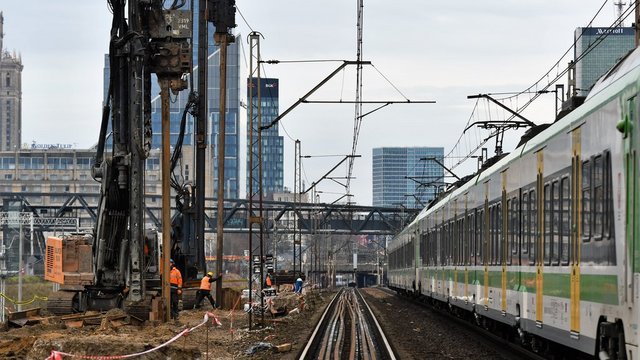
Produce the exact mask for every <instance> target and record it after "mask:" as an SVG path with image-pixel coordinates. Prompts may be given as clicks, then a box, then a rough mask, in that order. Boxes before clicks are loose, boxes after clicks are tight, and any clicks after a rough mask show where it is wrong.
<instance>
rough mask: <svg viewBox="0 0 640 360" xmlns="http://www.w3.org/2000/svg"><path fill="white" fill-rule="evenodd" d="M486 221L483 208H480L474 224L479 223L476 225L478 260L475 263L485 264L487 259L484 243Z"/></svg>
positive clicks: (485, 244)
mask: <svg viewBox="0 0 640 360" xmlns="http://www.w3.org/2000/svg"><path fill="white" fill-rule="evenodd" d="M486 222H487V217H486V215H485V211H484V209H482V210H480V212H479V213H478V220H477V221H476V224H478V225H480V226H478V227H477V230H478V232H477V233H476V234H477V239H476V241H477V244H478V248H477V249H478V260H477V263H476V264H477V265H485V264H486V263H487V261H486V260H487V259H486V254H487V252H486V251H485V249H486V248H487V243H486V236H485V232H486V230H485V227H486Z"/></svg>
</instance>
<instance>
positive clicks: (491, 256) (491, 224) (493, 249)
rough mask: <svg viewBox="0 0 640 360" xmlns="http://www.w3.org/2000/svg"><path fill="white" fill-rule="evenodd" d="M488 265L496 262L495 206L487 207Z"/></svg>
mask: <svg viewBox="0 0 640 360" xmlns="http://www.w3.org/2000/svg"><path fill="white" fill-rule="evenodd" d="M489 249H490V250H489V265H495V264H496V207H495V206H492V207H490V208H489Z"/></svg>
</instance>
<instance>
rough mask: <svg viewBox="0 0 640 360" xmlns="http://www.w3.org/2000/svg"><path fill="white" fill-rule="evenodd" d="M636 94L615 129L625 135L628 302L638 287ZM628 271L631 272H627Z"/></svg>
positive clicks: (639, 136)
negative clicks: (628, 262)
mask: <svg viewBox="0 0 640 360" xmlns="http://www.w3.org/2000/svg"><path fill="white" fill-rule="evenodd" d="M637 101H638V100H637V97H636V96H634V97H632V98H630V99H628V100H627V104H626V105H627V114H626V115H625V118H624V120H623V121H621V122H620V124H618V130H620V131H621V132H622V133H623V136H624V152H625V154H624V155H625V170H626V173H625V176H626V181H625V184H626V194H627V197H626V202H627V203H626V206H625V208H626V215H627V218H626V221H625V223H626V229H625V233H626V239H625V240H626V241H625V248H626V249H625V250H626V251H625V254H630V259H629V261H630V266H628V267H625V280H626V281H625V283H626V284H627V286H625V288H626V289H628V290H627V291H626V292H625V297H626V299H625V300H626V301H627V303H629V304H633V303H635V302H637V301H638V300H639V299H638V295H637V294H638V289H637V287H638V286H640V275H639V274H638V273H639V272H640V244H638V242H639V241H640V239H639V237H640V221H638V216H640V211H639V210H638V207H639V206H640V199H639V197H640V189H638V187H639V186H640V184H639V180H638V176H640V175H639V174H638V168H639V167H640V158H639V157H638V150H639V149H640V131H638V130H636V129H638V126H640V117H638V115H637V110H638V109H637V106H638V104H637ZM634 130H635V131H634ZM629 270H631V274H629Z"/></svg>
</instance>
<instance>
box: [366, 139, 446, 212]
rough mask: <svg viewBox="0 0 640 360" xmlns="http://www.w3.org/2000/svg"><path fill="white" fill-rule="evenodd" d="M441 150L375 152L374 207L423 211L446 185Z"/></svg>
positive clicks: (411, 149)
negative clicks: (400, 207)
mask: <svg viewBox="0 0 640 360" xmlns="http://www.w3.org/2000/svg"><path fill="white" fill-rule="evenodd" d="M430 158H435V159H437V160H438V161H440V162H442V160H443V158H444V148H442V147H383V148H374V149H373V161H372V163H373V206H381V207H397V206H400V205H402V206H405V207H407V208H422V207H424V206H426V204H427V203H428V202H429V201H431V200H432V199H433V198H434V197H435V194H436V192H437V191H438V190H442V187H443V186H444V169H443V168H442V166H440V165H439V164H438V163H437V162H436V161H433V160H431V159H430Z"/></svg>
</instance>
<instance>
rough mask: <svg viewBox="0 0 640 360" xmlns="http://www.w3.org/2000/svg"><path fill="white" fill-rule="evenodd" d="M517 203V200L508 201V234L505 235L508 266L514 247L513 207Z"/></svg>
mask: <svg viewBox="0 0 640 360" xmlns="http://www.w3.org/2000/svg"><path fill="white" fill-rule="evenodd" d="M514 203H515V199H509V200H507V228H506V230H507V232H506V234H504V238H505V246H506V247H507V248H506V250H505V253H506V254H507V258H506V261H507V264H509V265H511V249H513V246H512V245H511V243H512V240H513V237H514V235H515V234H514V233H513V205H514Z"/></svg>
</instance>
